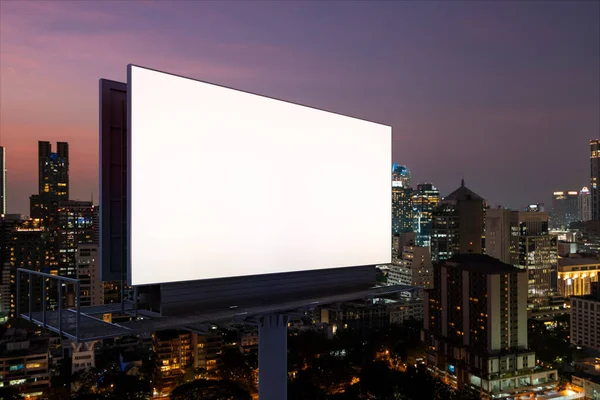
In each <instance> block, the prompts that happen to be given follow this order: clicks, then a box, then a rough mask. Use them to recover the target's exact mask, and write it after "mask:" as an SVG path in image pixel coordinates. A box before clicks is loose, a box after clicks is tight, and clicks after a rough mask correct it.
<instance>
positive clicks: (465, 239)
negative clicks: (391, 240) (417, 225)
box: [431, 180, 485, 261]
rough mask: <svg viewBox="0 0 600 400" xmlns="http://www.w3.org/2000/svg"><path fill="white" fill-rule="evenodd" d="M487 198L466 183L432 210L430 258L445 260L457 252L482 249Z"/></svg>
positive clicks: (473, 251) (479, 251)
mask: <svg viewBox="0 0 600 400" xmlns="http://www.w3.org/2000/svg"><path fill="white" fill-rule="evenodd" d="M484 206H485V201H484V199H483V198H482V197H481V196H479V195H478V194H477V193H475V192H473V191H472V190H470V189H468V188H467V187H466V186H465V181H464V180H463V181H462V182H461V185H460V187H459V188H458V189H456V190H455V191H454V192H452V193H450V194H449V195H448V196H446V197H444V198H443V199H442V200H441V201H440V205H439V206H438V207H437V208H435V210H433V215H432V224H431V259H432V260H433V261H444V260H447V259H449V258H450V257H452V256H453V255H455V254H462V253H475V254H477V253H479V254H481V252H482V237H483V228H484V225H483V209H484Z"/></svg>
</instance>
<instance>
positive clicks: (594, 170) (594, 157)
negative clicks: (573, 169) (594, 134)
mask: <svg viewBox="0 0 600 400" xmlns="http://www.w3.org/2000/svg"><path fill="white" fill-rule="evenodd" d="M590 175H591V179H590V193H591V196H592V220H594V221H598V220H600V192H599V191H598V189H599V188H598V184H599V183H600V140H599V139H595V140H590Z"/></svg>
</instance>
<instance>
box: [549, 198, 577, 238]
mask: <svg viewBox="0 0 600 400" xmlns="http://www.w3.org/2000/svg"><path fill="white" fill-rule="evenodd" d="M579 215H580V212H579V193H578V192H577V191H576V190H568V191H559V192H554V193H553V194H552V215H551V218H550V228H551V229H553V230H559V231H566V230H568V229H569V225H570V224H571V222H576V221H579Z"/></svg>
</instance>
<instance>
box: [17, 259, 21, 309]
mask: <svg viewBox="0 0 600 400" xmlns="http://www.w3.org/2000/svg"><path fill="white" fill-rule="evenodd" d="M16 302H17V306H16V308H17V315H16V317H17V318H21V271H19V270H18V269H17V298H16Z"/></svg>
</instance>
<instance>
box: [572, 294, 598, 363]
mask: <svg viewBox="0 0 600 400" xmlns="http://www.w3.org/2000/svg"><path fill="white" fill-rule="evenodd" d="M570 327H571V335H570V336H571V343H572V344H573V345H575V346H582V347H588V348H590V349H594V350H596V351H600V283H598V282H594V283H593V284H592V291H591V294H589V295H586V296H573V297H571V324H570Z"/></svg>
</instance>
